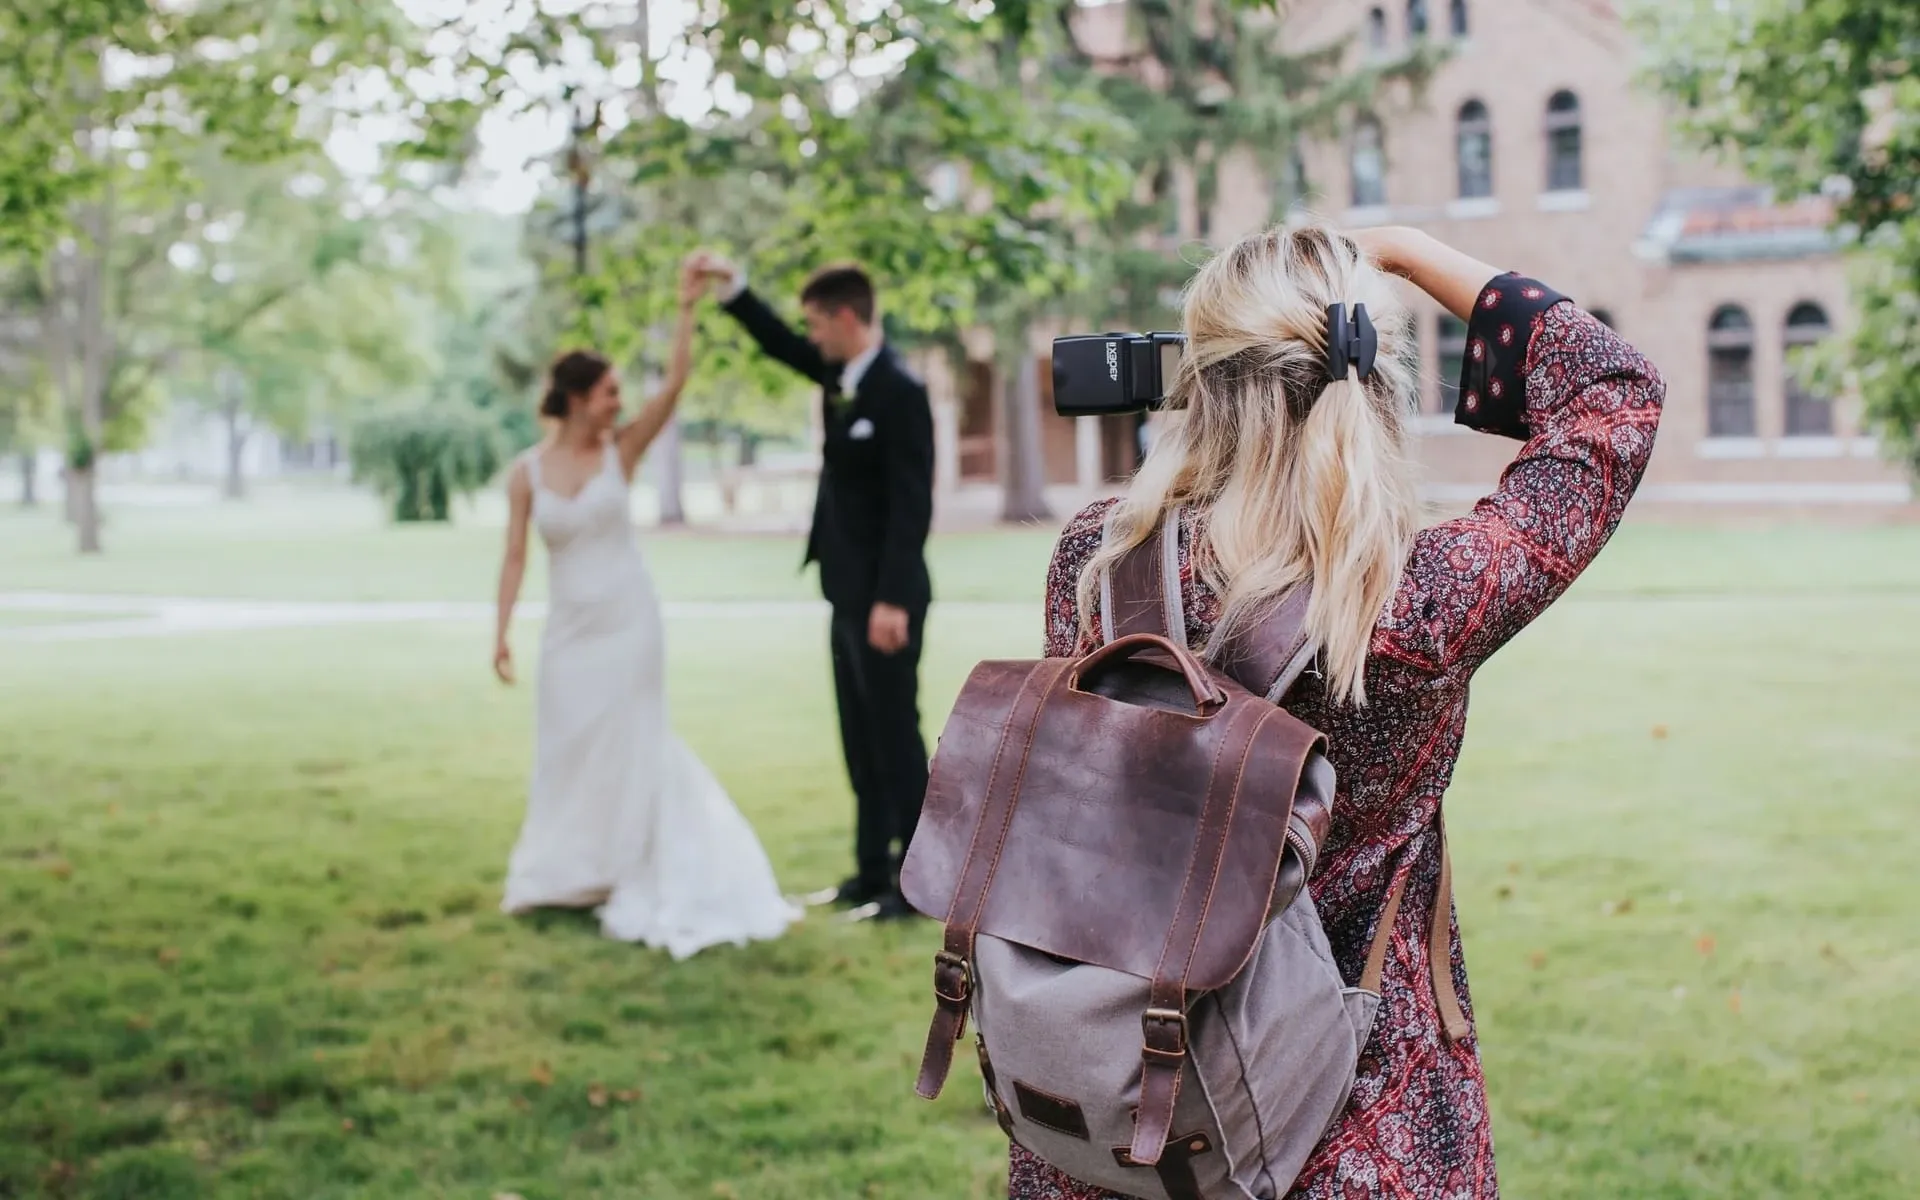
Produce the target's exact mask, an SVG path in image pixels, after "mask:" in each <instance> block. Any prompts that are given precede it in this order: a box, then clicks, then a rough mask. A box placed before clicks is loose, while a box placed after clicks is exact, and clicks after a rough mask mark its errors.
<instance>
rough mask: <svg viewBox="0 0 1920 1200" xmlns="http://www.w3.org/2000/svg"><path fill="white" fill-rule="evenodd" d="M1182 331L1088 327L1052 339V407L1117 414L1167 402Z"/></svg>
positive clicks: (1076, 413)
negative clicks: (1090, 329)
mask: <svg viewBox="0 0 1920 1200" xmlns="http://www.w3.org/2000/svg"><path fill="white" fill-rule="evenodd" d="M1186 344H1187V337H1186V335H1185V334H1183V333H1087V334H1078V335H1075V336H1073V337H1058V338H1055V339H1053V411H1054V412H1056V413H1059V414H1060V415H1061V416H1063V417H1100V416H1118V415H1122V414H1125V413H1132V412H1143V411H1152V410H1154V409H1157V408H1159V407H1160V406H1161V405H1162V404H1164V403H1166V399H1167V393H1166V380H1168V379H1171V378H1172V377H1173V372H1174V368H1175V367H1176V366H1177V365H1178V363H1179V361H1180V351H1181V349H1182V348H1183V347H1185V346H1186Z"/></svg>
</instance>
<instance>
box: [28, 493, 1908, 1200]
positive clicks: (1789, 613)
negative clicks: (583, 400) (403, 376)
mask: <svg viewBox="0 0 1920 1200" xmlns="http://www.w3.org/2000/svg"><path fill="white" fill-rule="evenodd" d="M44 524H47V525H50V524H51V523H50V522H46V523H44ZM193 524H194V523H193V522H192V521H190V520H188V519H187V518H186V517H185V516H183V515H181V514H166V515H163V516H153V517H136V515H134V514H128V515H127V516H126V517H125V518H124V519H122V520H118V521H116V528H115V531H114V532H113V534H112V536H113V538H114V541H113V544H112V552H111V554H110V556H109V557H108V558H107V559H105V560H104V561H102V562H99V563H87V564H81V565H75V564H74V563H73V562H72V561H71V560H70V559H68V558H66V557H65V551H64V547H62V546H60V545H59V544H58V539H57V536H50V535H49V533H48V530H47V529H46V528H43V527H42V525H43V523H39V522H34V521H29V520H26V519H21V518H10V519H9V520H7V521H4V522H0V591H7V590H11V589H16V588H28V587H31V588H50V589H51V588H58V589H62V590H108V589H112V590H119V591H130V592H155V593H164V592H181V593H192V592H198V593H200V594H206V595H237V594H253V595H265V596H276V595H277V596H287V597H300V598H322V597H328V596H331V597H348V596H365V597H372V596H389V597H396V598H403V597H409V598H417V597H442V598H461V597H468V598H474V597H476V595H477V596H479V597H484V595H485V594H486V588H485V577H486V575H487V574H488V573H489V572H490V570H491V555H492V553H493V539H494V537H496V536H497V531H495V530H490V529H480V528H476V529H472V530H469V529H464V528H461V529H455V530H452V531H447V530H440V531H407V532H404V533H396V532H390V531H383V530H380V529H379V528H378V527H377V525H371V524H369V525H368V526H367V527H365V528H358V527H355V526H354V524H353V522H352V521H350V520H346V519H340V518H338V517H337V516H330V517H328V518H326V519H325V520H320V519H315V520H314V521H312V522H311V523H310V524H309V525H307V526H305V527H302V526H300V525H299V524H298V523H297V522H295V523H292V524H291V525H288V524H281V525H280V530H281V536H282V537H283V539H284V540H282V541H279V542H277V543H276V542H273V541H271V540H270V539H269V538H268V537H267V536H266V535H265V534H264V533H261V534H260V536H259V537H258V538H257V539H256V538H254V537H253V535H250V534H245V533H244V530H245V529H247V528H248V526H249V522H248V521H247V519H246V518H245V517H244V516H240V515H228V516H225V517H222V518H221V520H219V521H205V520H204V519H203V528H202V529H201V530H200V532H198V533H196V532H195V531H194V528H193ZM257 524H260V525H272V524H275V523H274V522H267V521H261V522H257ZM54 534H55V535H57V530H55V531H54ZM143 535H152V537H153V539H154V544H145V545H143V544H142V542H141V540H140V539H141V537H142V536H143ZM156 546H157V547H158V548H156ZM794 550H795V546H794V544H793V543H792V542H791V541H790V540H784V539H741V540H730V541H728V540H717V539H700V538H692V537H675V538H661V539H655V541H654V543H653V545H652V552H653V555H654V558H655V570H656V572H657V573H658V574H659V575H660V577H661V583H662V587H663V589H664V590H666V591H668V592H669V593H670V594H674V595H678V596H680V597H682V598H700V597H720V596H756V597H767V596H782V595H793V596H804V595H806V594H807V592H806V588H807V582H806V581H805V580H804V579H794V578H792V577H791V576H790V575H789V574H788V570H789V568H790V565H791V563H792V561H793V557H794ZM1045 552H1046V539H1045V537H1044V535H1043V534H1040V533H1031V534H1013V535H982V536H979V537H974V538H968V539H942V540H941V541H940V542H939V543H938V549H937V552H936V564H937V569H938V570H939V572H940V585H941V589H942V592H943V594H946V595H949V596H953V595H972V596H975V597H981V598H992V597H1006V598H1021V597H1027V596H1031V595H1032V594H1033V593H1034V592H1035V590H1036V587H1037V581H1036V580H1035V579H1034V574H1035V573H1036V572H1037V570H1038V568H1039V564H1040V563H1041V562H1043V561H1044V557H1045ZM268 571H272V572H275V573H276V574H274V576H273V577H271V578H269V577H268V575H267V572H268ZM341 572H347V573H348V575H349V576H350V577H343V576H342V575H341V574H340V573H341ZM476 588H477V589H478V591H477V593H476ZM1036 624H1037V620H1036V619H1027V618H1022V619H1018V620H1014V619H1009V618H1008V617H1007V616H1006V615H1004V613H1003V612H996V611H995V610H993V609H982V608H954V609H950V610H948V611H947V612H945V613H938V612H936V615H935V617H934V619H933V623H932V626H931V630H930V635H929V636H930V645H931V650H930V656H929V661H928V668H927V676H926V707H927V709H928V710H929V712H930V713H932V714H938V713H940V712H943V711H944V709H945V707H946V705H947V703H949V702H950V700H951V698H952V695H953V694H954V692H955V691H956V689H957V688H958V686H959V683H960V680H961V678H962V677H963V675H964V673H965V671H966V669H967V668H968V667H969V666H970V665H971V664H972V662H973V661H974V660H976V659H977V658H980V657H982V656H985V655H989V654H1004V653H1016V654H1024V653H1030V652H1031V650H1032V648H1033V645H1034V642H1035V637H1036V632H1037V631H1036ZM532 632H533V631H532V630H531V629H529V630H524V631H522V633H521V642H522V653H523V656H525V657H527V658H531V656H532V654H533V652H534V639H533V638H532V637H531V636H530V635H531V633H532ZM670 632H671V636H672V638H673V642H672V670H671V687H672V692H673V701H674V704H675V710H676V721H677V723H678V725H679V727H680V728H681V729H682V731H683V732H684V733H685V734H686V736H687V737H688V739H689V741H691V742H692V743H693V745H694V746H695V747H696V748H697V749H698V750H699V751H700V752H701V753H702V754H703V755H705V756H706V758H707V760H708V761H709V762H710V763H711V764H713V765H714V767H715V769H716V770H717V771H718V773H719V774H720V775H721V777H722V778H723V779H724V780H725V781H726V782H727V784H728V785H729V786H730V787H731V788H732V790H733V792H734V794H735V795H736V797H737V798H738V800H739V802H740V804H741V805H742V807H743V808H744V809H745V810H746V811H747V813H748V815H749V816H750V817H751V818H752V819H753V821H754V822H755V824H756V825H757V827H758V828H759V829H760V831H761V833H762V836H763V838H764V839H765V841H766V843H767V846H768V850H769V852H770V854H771V855H772V857H773V860H774V864H775V866H776V868H777V869H778V871H779V873H780V875H781V877H782V879H783V881H785V883H786V884H787V886H788V887H789V888H790V889H792V890H796V891H798V890H807V889H811V888H814V887H818V886H820V885H823V884H826V883H831V882H833V881H834V880H836V879H837V878H838V877H839V876H840V875H841V874H842V873H843V868H844V867H845V866H846V863H847V859H848V857H849V856H848V848H847V841H848V833H847V830H848V825H849V821H848V817H849V812H848V810H849V807H850V802H849V800H848V799H847V796H846V791H845V786H844V783H843V780H842V776H841V771H840V768H839V765H838V762H837V757H838V755H837V742H836V739H835V737H834V734H833V726H832V715H831V714H832V705H831V696H830V693H829V688H828V682H827V664H826V658H825V654H824V648H823V646H822V637H821V630H820V629H819V627H818V622H817V621H816V620H815V619H814V618H812V617H810V616H806V615H804V614H796V615H787V616H781V615H772V616H767V615H756V616H753V617H752V618H743V617H739V616H724V615H714V616H708V617H700V618H691V619H685V620H678V621H675V622H674V623H673V624H672V626H671V630H670ZM486 642H487V631H486V629H485V627H484V625H483V624H477V623H476V624H466V623H458V622H455V623H447V624H439V625H432V624H428V625H415V626H395V627H384V628H383V627H347V628H335V629H325V630H314V631H291V632H287V631H279V632H259V633H241V634H220V635H203V636H183V637H173V638H164V639H152V640H126V641H106V642H77V643H72V644H62V645H40V644H27V643H18V642H16V643H9V642H7V641H5V640H4V630H0V1197H6V1196H16V1195H18V1196H69V1197H99V1198H108V1197H112V1198H126V1200H132V1198H136V1197H137V1198H139V1200H175V1198H186V1197H202V1196H208V1197H288V1198H295V1197H297V1198H299V1200H319V1198H328V1197H340V1198H346V1197H355V1198H359V1197H420V1196H431V1197H462V1198H466V1197H472V1198H475V1200H487V1198H489V1197H493V1196H496V1195H500V1194H509V1193H510V1194H517V1195H519V1196H522V1197H525V1198H526V1200H559V1198H562V1197H565V1198H567V1200H573V1198H576V1197H608V1198H612V1197H621V1198H626V1197H642V1198H645V1200H679V1198H683V1197H684V1198H688V1200H713V1198H722V1200H724V1198H728V1197H731V1198H733V1200H838V1198H840V1197H869V1196H870V1197H887V1198H890V1200H891V1198H900V1200H922V1198H925V1200H961V1198H963V1197H974V1198H978V1197H991V1196H994V1195H996V1194H997V1193H996V1189H1003V1187H1004V1185H1003V1183H1002V1166H1001V1162H1002V1152H1001V1149H1000V1139H999V1135H998V1131H997V1130H996V1129H995V1128H994V1126H993V1123H992V1121H991V1120H990V1119H989V1118H988V1117H987V1116H986V1115H985V1113H984V1111H983V1110H982V1109H981V1106H980V1104H979V1101H978V1091H977V1088H975V1087H974V1086H973V1084H972V1083H971V1082H970V1080H971V1078H972V1073H971V1071H970V1070H969V1069H966V1068H962V1069H961V1070H960V1071H959V1072H957V1073H956V1079H955V1083H954V1085H953V1086H951V1087H950V1088H949V1090H948V1094H947V1095H946V1096H945V1097H944V1098H943V1099H942V1100H941V1101H940V1102H939V1103H937V1104H932V1105H928V1104H923V1103H920V1102H918V1101H916V1100H915V1099H913V1096H912V1082H911V1071H912V1064H913V1063H914V1062H916V1061H917V1058H918V1054H919V1049H920V1045H921V1041H922V1039H923V1037H924V1032H925V1020H926V1017H927V1014H928V1012H929V1001H928V997H927V987H928V980H929V974H930V964H929V959H930V956H931V954H932V951H933V950H934V948H935V946H936V942H937V933H936V931H935V930H934V929H933V928H932V927H931V926H930V925H927V924H921V925H918V926H916V927H913V928H904V929H902V928H875V927H872V926H849V925H845V924H841V923H837V922H833V921H831V920H825V919H819V918H814V919H810V920H809V921H808V923H806V924H805V925H803V926H802V927H801V928H799V929H798V930H797V931H796V932H795V933H794V934H793V935H792V936H791V937H790V938H788V939H787V940H785V941H783V942H779V943H775V944H771V945H761V946H755V947H752V948H749V949H745V950H734V949H726V950H722V951H718V952H712V953H709V954H706V955H702V956H700V957H697V958H695V959H693V960H691V961H689V962H687V963H681V964H675V963H672V962H671V961H669V960H668V959H667V958H665V956H663V955H658V954H653V953H650V952H646V951H641V950H636V949H633V948H630V947H625V946H619V945H613V944H609V943H606V942H604V941H603V940H601V939H600V938H598V937H597V936H596V934H595V932H594V930H593V928H592V927H591V924H590V923H589V922H587V921H585V920H581V919H571V918H560V917H556V918H551V919H544V920H524V921H516V920H509V919H507V918H504V917H502V916H499V915H498V914H497V913H496V912H495V911H494V905H495V903H496V901H497V885H498V881H499V876H500V871H501V867H502V864H503V860H504V857H505V854H506V851H507V849H508V847H509V845H510V843H511V841H512V838H513V835H514V831H515V827H516V823H517V820H518V815H519V805H520V800H521V790H522V787H523V782H524V773H525V770H526V767H527V759H528V755H529V752H530V739H531V729H530V716H531V714H530V710H529V708H528V705H529V702H530V698H531V697H530V691H531V689H528V688H524V687H523V688H521V689H518V690H513V691H508V690H505V689H501V688H498V687H495V686H492V685H491V684H490V681H489V679H488V678H487V676H486V661H485V660H486V653H485V651H486ZM529 665H530V664H529ZM1916 676H1920V530H1911V529H1909V530H1857V531H1846V532H1831V533H1829V532H1824V531H1817V530H1807V529H1796V530H1787V531H1776V532H1766V531H1746V532H1740V533H1719V534H1717V533H1711V532H1706V531H1697V530H1682V529H1662V528H1645V529H1643V528H1639V527H1634V528H1630V529H1629V530H1628V531H1627V532H1626V533H1625V534H1624V535H1623V537H1622V538H1621V540H1620V542H1619V544H1618V545H1617V546H1616V547H1615V548H1614V549H1613V550H1611V551H1609V554H1608V556H1607V558H1606V560H1605V561H1604V562H1603V563H1602V565H1601V567H1600V568H1599V569H1598V570H1597V571H1596V573H1595V575H1594V576H1593V577H1592V578H1591V579H1590V580H1588V581H1585V582H1583V583H1582V584H1581V585H1580V586H1579V587H1578V588H1576V589H1575V592H1574V593H1573V594H1572V595H1571V596H1570V597H1569V598H1568V599H1567V600H1566V601H1565V602H1563V603H1562V604H1561V605H1560V606H1559V607H1557V608H1556V609H1555V610H1554V611H1553V612H1552V613H1550V614H1549V615H1548V617H1547V618H1546V619H1544V620H1543V621H1542V622H1540V623H1539V624H1538V625H1537V626H1536V627H1535V628H1534V629H1533V630H1531V631H1529V632H1528V633H1527V634H1525V635H1524V636H1523V637H1522V638H1521V639H1519V641H1517V642H1516V643H1515V644H1514V645H1513V646H1512V647H1510V648H1509V649H1508V650H1507V651H1505V652H1504V653H1503V654H1502V655H1501V656H1500V657H1499V658H1498V659H1496V660H1495V662H1494V664H1493V665H1492V666H1491V667H1489V668H1488V670H1487V671H1486V672H1485V673H1484V674H1483V676H1482V677H1481V680H1480V683H1479V685H1478V687H1477V688H1476V695H1475V704H1474V711H1473V720H1472V728H1471V730H1470V734H1469V739H1468V749H1467V752H1466V755H1465V757H1464V758H1463V759H1462V760H1461V765H1460V769H1459V772H1458V775H1457V781H1456V783H1455V785H1454V788H1453V791H1452V793H1451V794H1450V796H1449V800H1448V812H1449V823H1450V829H1451V832H1452V834H1453V843H1454V849H1455V854H1456V857H1457V859H1458V862H1457V865H1456V876H1457V884H1456V887H1457V889H1458V892H1459V906H1460V913H1461V920H1462V923H1463V926H1464V928H1465V931H1466V939H1467V955H1468V961H1469V966H1470V969H1471V972H1472V977H1473V981H1474V990H1475V997H1476V1001H1477V1003H1478V1006H1479V1010H1480V1014H1481V1033H1482V1040H1483V1048H1484V1053H1485V1056H1486V1060H1487V1072H1488V1076H1489V1079H1490V1083H1491V1089H1492V1094H1493V1103H1494V1109H1495V1129H1494V1132H1495V1140H1496V1145H1497V1147H1498V1150H1499V1155H1500V1164H1501V1172H1502V1175H1503V1177H1504V1181H1505V1184H1506V1189H1505V1190H1506V1192H1507V1193H1508V1194H1510V1195H1513V1196H1516V1197H1527V1198H1529V1200H1531V1198H1535V1197H1566V1198H1574V1197H1579V1198H1587V1197H1596V1196H1609V1197H1612V1196H1623V1197H1674V1198H1676V1200H1678V1198H1682V1197H1685V1198H1693V1197H1701V1196H1726V1197H1740V1198H1742V1200H1745V1198H1749V1197H1762V1196H1765V1197H1773V1196H1795V1197H1808V1198H1814V1197H1820V1198H1827V1197H1845V1198H1848V1200H1852V1198H1856V1197H1898V1198H1901V1200H1906V1198H1909V1197H1912V1196H1914V1195H1916V1194H1920V1038H1917V1037H1916V1036H1915V1034H1914V1032H1913V1028H1914V1025H1913V1021H1912V1018H1911V1016H1910V1011H1911V1005H1912V998H1913V997H1914V996H1915V995H1916V994H1920V943H1917V942H1916V939H1915V938H1914V936H1913V930H1914V918H1913V913H1914V912H1915V911H1916V908H1920V878H1916V875H1915V872H1914V870H1913V866H1912V864H1913V863H1914V862H1915V861H1917V860H1920V784H1917V783H1916V778H1917V777H1920V733H1917V732H1916V730H1920V716H1917V715H1916V707H1917V705H1916V699H1915V697H1916V685H1915V683H1914V680H1915V678H1916ZM930 723H931V724H934V725H935V726H936V727H937V719H935V718H933V717H930ZM1421 1200H1424V1198H1421Z"/></svg>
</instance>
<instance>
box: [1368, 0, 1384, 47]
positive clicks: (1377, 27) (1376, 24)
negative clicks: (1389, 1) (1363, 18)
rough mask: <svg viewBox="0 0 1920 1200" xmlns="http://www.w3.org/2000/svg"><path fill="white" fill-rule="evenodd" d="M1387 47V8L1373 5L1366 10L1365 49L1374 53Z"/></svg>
mask: <svg viewBox="0 0 1920 1200" xmlns="http://www.w3.org/2000/svg"><path fill="white" fill-rule="evenodd" d="M1386 48H1387V10H1386V9H1384V8H1380V7H1378V6H1375V7H1374V8H1371V9H1369V10H1367V49H1369V50H1372V51H1374V52H1376V53H1378V52H1379V51H1382V50H1385V49H1386Z"/></svg>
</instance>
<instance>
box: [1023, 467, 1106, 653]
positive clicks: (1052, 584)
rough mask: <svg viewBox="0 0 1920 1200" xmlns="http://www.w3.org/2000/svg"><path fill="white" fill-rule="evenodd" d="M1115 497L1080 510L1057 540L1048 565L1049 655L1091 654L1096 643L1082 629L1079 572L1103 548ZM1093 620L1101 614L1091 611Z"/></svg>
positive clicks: (1046, 651) (1046, 642)
mask: <svg viewBox="0 0 1920 1200" xmlns="http://www.w3.org/2000/svg"><path fill="white" fill-rule="evenodd" d="M1113 504H1114V502H1113V501H1112V500H1102V501H1100V502H1099V503H1097V504H1092V505H1089V506H1088V507H1086V508H1083V509H1081V510H1080V512H1079V513H1078V514H1076V515H1075V516H1074V518H1073V519H1072V520H1071V521H1068V522H1067V526H1066V528H1065V529H1063V530H1061V531H1060V540H1059V541H1057V542H1055V543H1054V546H1053V560H1052V561H1051V562H1049V563H1048V564H1047V597H1046V619H1047V628H1046V635H1045V649H1043V650H1042V651H1041V653H1042V654H1043V655H1045V656H1046V657H1048V658H1071V657H1073V656H1074V655H1077V654H1086V653H1090V652H1091V651H1092V650H1093V646H1092V645H1090V644H1088V639H1085V638H1083V637H1082V636H1081V632H1080V571H1081V569H1082V568H1084V567H1085V566H1086V565H1087V560H1089V559H1091V558H1092V557H1093V556H1094V554H1095V553H1096V552H1098V551H1099V549H1100V539H1101V537H1102V531H1103V530H1104V528H1105V526H1106V520H1107V513H1108V511H1109V510H1111V509H1112V508H1113ZM1089 615H1090V616H1091V617H1092V618H1093V620H1095V621H1098V620H1099V619H1100V614H1099V613H1097V612H1096V613H1092V614H1089Z"/></svg>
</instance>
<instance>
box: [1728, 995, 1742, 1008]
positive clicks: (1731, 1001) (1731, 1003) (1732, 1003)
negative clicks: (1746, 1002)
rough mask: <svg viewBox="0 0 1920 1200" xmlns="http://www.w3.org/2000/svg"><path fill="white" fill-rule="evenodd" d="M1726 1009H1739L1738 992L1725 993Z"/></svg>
mask: <svg viewBox="0 0 1920 1200" xmlns="http://www.w3.org/2000/svg"><path fill="white" fill-rule="evenodd" d="M1727 1010H1728V1011H1729V1012H1739V1011H1740V993H1739V992H1728V993H1727Z"/></svg>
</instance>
